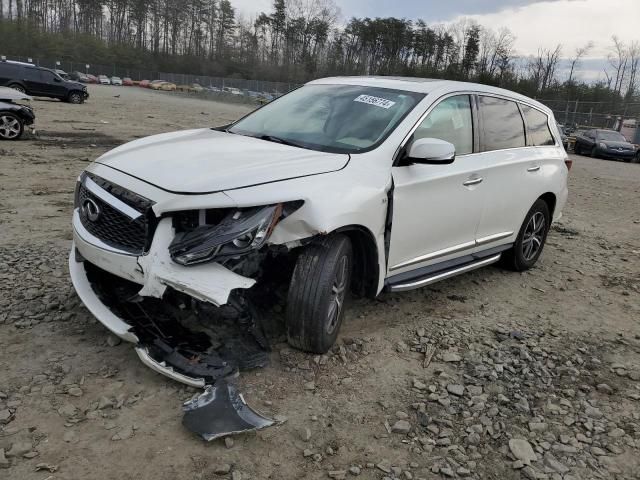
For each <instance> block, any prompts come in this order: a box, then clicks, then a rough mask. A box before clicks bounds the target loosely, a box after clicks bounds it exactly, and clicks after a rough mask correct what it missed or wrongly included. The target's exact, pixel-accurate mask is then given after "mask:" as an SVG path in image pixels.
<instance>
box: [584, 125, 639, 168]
mask: <svg viewBox="0 0 640 480" xmlns="http://www.w3.org/2000/svg"><path fill="white" fill-rule="evenodd" d="M573 151H574V152H575V153H576V154H577V155H591V156H592V157H594V158H611V159H614V160H624V161H626V162H630V161H632V160H633V159H634V157H635V156H636V153H637V152H636V147H635V145H633V144H632V143H629V142H628V141H627V139H626V138H624V136H623V135H622V134H621V133H620V132H616V131H615V130H599V129H593V130H586V131H585V132H583V133H582V134H581V135H576V143H575V146H574V147H573Z"/></svg>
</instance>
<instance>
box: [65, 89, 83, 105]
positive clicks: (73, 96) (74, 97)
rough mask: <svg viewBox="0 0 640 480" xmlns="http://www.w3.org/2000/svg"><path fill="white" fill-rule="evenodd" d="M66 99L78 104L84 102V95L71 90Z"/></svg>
mask: <svg viewBox="0 0 640 480" xmlns="http://www.w3.org/2000/svg"><path fill="white" fill-rule="evenodd" d="M67 101H68V102H69V103H73V104H74V105H79V104H81V103H83V102H84V97H83V96H82V94H81V93H80V92H71V93H70V94H69V96H68V97H67Z"/></svg>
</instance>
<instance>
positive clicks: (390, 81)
mask: <svg viewBox="0 0 640 480" xmlns="http://www.w3.org/2000/svg"><path fill="white" fill-rule="evenodd" d="M307 85H358V86H363V87H378V88H391V89H395V90H404V91H407V92H416V93H424V94H427V95H428V94H430V93H437V94H446V93H448V92H457V91H472V92H477V93H487V94H493V95H500V96H504V97H509V98H511V99H513V100H519V101H522V102H525V103H529V104H530V105H533V106H535V107H537V108H539V109H541V110H543V111H545V112H546V113H548V114H551V110H549V108H548V107H546V106H545V105H543V104H542V103H540V102H538V101H536V100H534V99H532V98H529V97H526V96H524V95H521V94H519V93H516V92H513V91H511V90H506V89H504V88H498V87H492V86H490V85H483V84H481V83H471V82H458V81H454V80H441V79H437V78H419V77H399V76H376V75H373V76H353V77H351V76H349V77H328V78H320V79H318V80H313V81H311V82H309V83H308V84H307Z"/></svg>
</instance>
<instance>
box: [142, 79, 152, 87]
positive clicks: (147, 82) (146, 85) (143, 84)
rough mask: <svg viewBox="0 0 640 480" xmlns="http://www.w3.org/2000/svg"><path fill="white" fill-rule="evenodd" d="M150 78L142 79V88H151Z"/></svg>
mask: <svg viewBox="0 0 640 480" xmlns="http://www.w3.org/2000/svg"><path fill="white" fill-rule="evenodd" d="M150 83H151V81H150V80H140V83H139V86H141V87H142V88H149V84H150Z"/></svg>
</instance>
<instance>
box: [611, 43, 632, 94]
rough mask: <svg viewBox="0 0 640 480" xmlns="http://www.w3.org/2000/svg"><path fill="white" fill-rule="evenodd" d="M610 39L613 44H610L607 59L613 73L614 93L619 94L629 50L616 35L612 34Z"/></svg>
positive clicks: (625, 71)
mask: <svg viewBox="0 0 640 480" xmlns="http://www.w3.org/2000/svg"><path fill="white" fill-rule="evenodd" d="M611 40H612V41H613V45H612V46H611V53H610V54H609V56H608V59H609V64H610V65H611V66H612V67H613V71H614V75H615V79H614V84H613V91H614V93H615V94H617V95H620V92H622V85H623V84H624V79H625V76H626V73H627V63H628V61H629V52H628V50H627V47H626V45H625V44H624V43H623V42H622V41H621V40H620V39H619V38H618V37H617V36H616V35H613V36H612V37H611Z"/></svg>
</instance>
